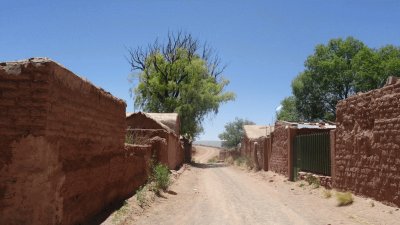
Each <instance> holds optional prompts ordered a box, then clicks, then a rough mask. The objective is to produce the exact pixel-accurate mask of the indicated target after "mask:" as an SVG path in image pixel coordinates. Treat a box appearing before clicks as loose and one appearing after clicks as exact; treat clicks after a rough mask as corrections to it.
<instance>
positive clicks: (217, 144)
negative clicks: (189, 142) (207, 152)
mask: <svg viewBox="0 0 400 225" xmlns="http://www.w3.org/2000/svg"><path fill="white" fill-rule="evenodd" d="M193 144H194V145H205V146H211V147H218V148H220V147H221V145H222V141H195V142H193Z"/></svg>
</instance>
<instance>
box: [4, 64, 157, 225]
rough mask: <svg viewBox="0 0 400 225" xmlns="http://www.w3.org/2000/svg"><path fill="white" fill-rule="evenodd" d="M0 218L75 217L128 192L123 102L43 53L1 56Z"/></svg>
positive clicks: (140, 175) (134, 169)
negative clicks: (3, 60) (9, 58)
mask: <svg viewBox="0 0 400 225" xmlns="http://www.w3.org/2000/svg"><path fill="white" fill-rule="evenodd" d="M0 97H1V98H0V113H1V116H0V117H1V120H0V146H1V149H0V151H1V153H0V224H27V223H29V224H77V223H85V222H88V221H90V219H91V218H93V217H94V216H95V215H96V214H98V213H99V212H100V211H102V210H103V209H104V208H105V207H107V206H108V205H109V204H112V203H113V202H115V201H119V200H122V199H124V198H126V197H128V196H129V195H130V194H133V192H134V191H135V187H138V186H140V185H141V184H142V183H143V182H144V179H145V177H146V170H145V169H146V168H145V166H146V161H145V158H146V157H149V156H147V155H146V154H148V153H146V152H150V147H138V148H137V150H134V149H132V147H126V146H124V139H125V129H126V122H125V107H126V105H125V103H124V102H123V101H121V100H118V99H116V98H114V97H113V96H111V95H110V94H109V93H107V92H105V91H103V90H102V89H99V88H97V87H95V86H94V85H92V84H90V83H89V82H87V81H84V80H82V79H81V78H79V77H78V76H76V75H74V74H73V73H72V72H70V71H68V70H67V69H65V68H63V67H62V66H60V65H58V64H57V63H55V62H53V61H51V60H48V59H41V58H35V59H30V60H25V61H19V62H12V63H0Z"/></svg>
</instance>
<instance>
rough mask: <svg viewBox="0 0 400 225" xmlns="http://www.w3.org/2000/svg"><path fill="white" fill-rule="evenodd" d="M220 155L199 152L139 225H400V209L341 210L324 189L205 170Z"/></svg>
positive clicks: (269, 176)
mask: <svg viewBox="0 0 400 225" xmlns="http://www.w3.org/2000/svg"><path fill="white" fill-rule="evenodd" d="M218 151H219V150H217V149H214V148H208V147H197V153H196V156H195V160H196V162H200V163H203V164H200V163H198V164H196V165H195V166H193V167H190V168H188V169H187V170H186V171H185V172H184V173H183V174H182V175H181V177H180V178H179V180H178V182H176V183H175V184H173V185H172V187H171V190H172V191H173V192H171V193H174V192H175V193H176V194H166V196H165V198H160V199H159V200H157V201H156V202H155V203H154V204H153V206H152V207H151V208H150V209H148V210H146V212H145V213H144V214H142V215H141V216H140V217H138V218H136V219H135V220H136V221H135V222H134V224H288V225H292V224H399V221H400V212H399V211H397V210H396V208H393V207H389V206H385V205H382V204H380V203H377V202H375V203H374V206H372V204H371V202H370V200H366V199H363V198H358V197H356V198H355V202H354V203H353V205H350V206H346V207H337V206H336V203H335V199H334V198H331V199H325V198H323V197H322V191H323V188H318V189H312V188H311V187H300V186H301V185H300V186H299V183H293V182H288V181H286V180H285V178H284V177H282V176H279V175H276V174H274V173H271V172H258V173H254V172H247V171H245V170H241V169H239V168H236V167H226V166H224V165H223V164H204V163H205V162H207V160H208V159H209V158H211V157H213V156H215V155H216V154H218Z"/></svg>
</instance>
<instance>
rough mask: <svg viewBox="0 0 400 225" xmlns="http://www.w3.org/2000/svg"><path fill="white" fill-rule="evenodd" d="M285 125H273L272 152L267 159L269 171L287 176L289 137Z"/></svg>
mask: <svg viewBox="0 0 400 225" xmlns="http://www.w3.org/2000/svg"><path fill="white" fill-rule="evenodd" d="M286 126H287V125H286V124H284V123H280V122H277V123H275V130H274V132H273V142H272V150H271V155H270V159H269V163H268V164H269V170H271V171H274V172H276V173H280V174H282V175H285V176H288V175H289V174H288V144H289V141H290V140H289V136H288V131H287V128H286Z"/></svg>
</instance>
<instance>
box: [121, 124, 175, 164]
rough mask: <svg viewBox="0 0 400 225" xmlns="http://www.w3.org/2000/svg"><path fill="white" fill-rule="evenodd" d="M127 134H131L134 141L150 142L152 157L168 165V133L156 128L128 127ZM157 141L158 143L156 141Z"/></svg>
mask: <svg viewBox="0 0 400 225" xmlns="http://www.w3.org/2000/svg"><path fill="white" fill-rule="evenodd" d="M127 132H128V134H129V135H132V137H133V141H134V143H138V144H150V145H152V146H153V148H152V153H151V155H152V157H153V158H154V159H155V160H156V161H157V162H160V163H162V164H164V165H166V166H168V165H169V164H168V140H169V138H168V137H169V133H168V132H166V131H165V130H160V129H158V130H156V129H128V130H127ZM157 141H159V142H160V143H156V142H157Z"/></svg>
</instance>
